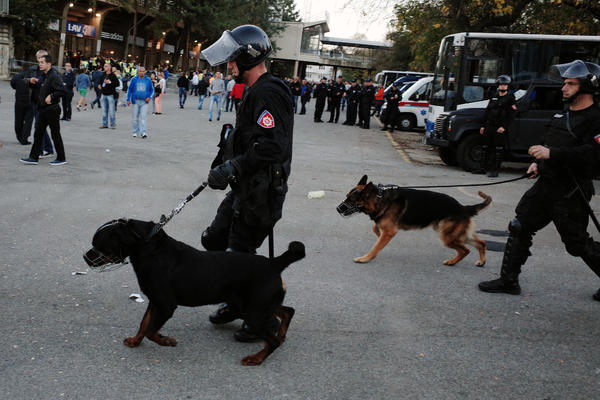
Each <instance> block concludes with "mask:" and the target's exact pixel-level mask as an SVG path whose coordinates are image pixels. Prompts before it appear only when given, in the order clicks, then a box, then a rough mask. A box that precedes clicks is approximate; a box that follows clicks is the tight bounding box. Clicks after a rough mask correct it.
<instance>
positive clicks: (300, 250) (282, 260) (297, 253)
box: [271, 242, 306, 273]
mask: <svg viewBox="0 0 600 400" xmlns="http://www.w3.org/2000/svg"><path fill="white" fill-rule="evenodd" d="M305 256H306V252H305V249H304V244H303V243H301V242H291V243H290V244H289V246H288V249H287V251H286V252H285V253H283V254H282V255H280V256H279V257H275V258H274V259H272V260H271V265H272V266H273V267H275V269H277V270H278V271H279V272H280V273H281V272H282V271H283V270H284V269H286V268H287V266H288V265H290V264H291V263H293V262H296V261H298V260H301V259H303V258H304V257H305Z"/></svg>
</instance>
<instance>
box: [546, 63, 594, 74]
mask: <svg viewBox="0 0 600 400" xmlns="http://www.w3.org/2000/svg"><path fill="white" fill-rule="evenodd" d="M553 69H555V74H556V73H558V75H559V76H560V77H561V78H563V79H567V78H572V79H576V78H585V77H586V76H588V75H589V74H590V72H591V71H590V70H589V69H588V66H587V65H586V63H584V62H583V61H581V60H575V61H572V62H570V63H566V64H556V65H555V66H554V68H553ZM555 74H551V75H554V76H556V75H555Z"/></svg>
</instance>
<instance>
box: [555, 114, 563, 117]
mask: <svg viewBox="0 0 600 400" xmlns="http://www.w3.org/2000/svg"><path fill="white" fill-rule="evenodd" d="M562 117H563V115H562V114H554V118H562Z"/></svg>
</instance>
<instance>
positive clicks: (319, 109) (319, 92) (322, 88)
mask: <svg viewBox="0 0 600 400" xmlns="http://www.w3.org/2000/svg"><path fill="white" fill-rule="evenodd" d="M328 94H329V89H328V88H327V78H325V77H323V78H321V83H319V84H318V85H317V87H316V88H315V97H316V98H317V102H316V104H315V118H314V120H315V122H323V120H322V119H321V116H322V115H323V109H324V108H325V101H326V100H327V95H328Z"/></svg>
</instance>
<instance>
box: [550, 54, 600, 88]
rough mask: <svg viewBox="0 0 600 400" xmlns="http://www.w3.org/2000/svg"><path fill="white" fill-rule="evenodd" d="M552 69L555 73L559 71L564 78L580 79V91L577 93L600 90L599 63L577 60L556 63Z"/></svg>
mask: <svg viewBox="0 0 600 400" xmlns="http://www.w3.org/2000/svg"><path fill="white" fill-rule="evenodd" d="M552 69H553V70H554V71H552V72H553V73H554V74H556V72H558V74H559V75H560V77H561V78H563V79H577V80H579V91H578V92H577V94H579V93H588V94H594V93H596V92H598V91H600V66H598V65H597V64H594V63H591V62H584V61H581V60H575V61H572V62H570V63H566V64H556V65H554V66H553V67H552ZM575 96H577V95H575ZM575 96H573V97H575Z"/></svg>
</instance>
